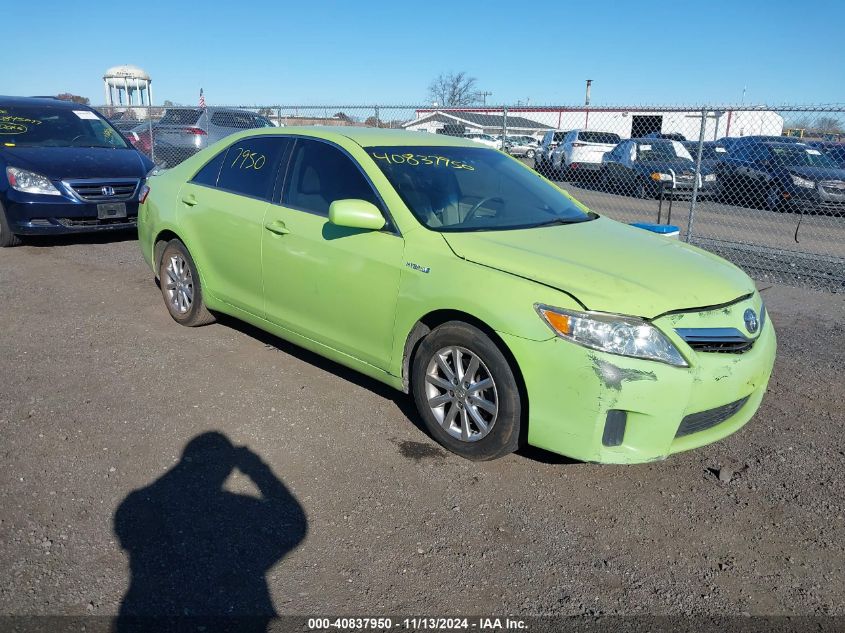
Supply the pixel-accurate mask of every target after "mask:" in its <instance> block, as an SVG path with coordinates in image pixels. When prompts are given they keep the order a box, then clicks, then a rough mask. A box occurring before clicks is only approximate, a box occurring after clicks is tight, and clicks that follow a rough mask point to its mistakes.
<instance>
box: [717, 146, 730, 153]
mask: <svg viewBox="0 0 845 633" xmlns="http://www.w3.org/2000/svg"><path fill="white" fill-rule="evenodd" d="M715 149H716V151H717V152H719V153H720V154H725V153H727V151H728V150H726V149H725V148H724V147H717V148H715Z"/></svg>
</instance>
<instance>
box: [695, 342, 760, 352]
mask: <svg viewBox="0 0 845 633" xmlns="http://www.w3.org/2000/svg"><path fill="white" fill-rule="evenodd" d="M687 345H689V346H690V347H691V348H693V349H694V350H695V351H696V352H717V353H718V352H721V353H723V354H742V353H743V352H747V351H748V350H750V349H751V347H752V346H753V345H754V341H688V342H687Z"/></svg>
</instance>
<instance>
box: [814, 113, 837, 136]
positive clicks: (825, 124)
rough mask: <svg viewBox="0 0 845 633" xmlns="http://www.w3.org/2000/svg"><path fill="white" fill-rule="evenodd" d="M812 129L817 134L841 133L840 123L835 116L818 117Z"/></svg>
mask: <svg viewBox="0 0 845 633" xmlns="http://www.w3.org/2000/svg"><path fill="white" fill-rule="evenodd" d="M813 128H815V130H816V131H818V132H834V133H838V132H841V131H842V121H840V120H839V119H837V118H836V117H835V116H829V115H825V116H820V117H819V118H818V119H816V122H815V125H814V126H813Z"/></svg>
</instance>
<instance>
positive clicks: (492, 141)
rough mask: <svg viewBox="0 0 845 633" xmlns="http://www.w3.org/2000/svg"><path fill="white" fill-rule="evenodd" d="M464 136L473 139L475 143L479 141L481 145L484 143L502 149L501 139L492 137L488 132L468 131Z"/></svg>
mask: <svg viewBox="0 0 845 633" xmlns="http://www.w3.org/2000/svg"><path fill="white" fill-rule="evenodd" d="M464 138H468V139H469V140H471V141H475V142H476V143H481V144H482V145H486V146H487V147H492V148H493V149H502V141H501V140H499V139H496V138H494V137H493V136H492V135H490V134H481V133H480V132H468V133H466V134H464Z"/></svg>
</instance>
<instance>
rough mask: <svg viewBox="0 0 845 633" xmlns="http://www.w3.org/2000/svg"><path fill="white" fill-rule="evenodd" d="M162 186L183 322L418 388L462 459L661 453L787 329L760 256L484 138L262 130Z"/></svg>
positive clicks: (218, 149)
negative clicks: (728, 251)
mask: <svg viewBox="0 0 845 633" xmlns="http://www.w3.org/2000/svg"><path fill="white" fill-rule="evenodd" d="M149 187H150V192H149V195H148V197H147V198H146V202H145V203H144V205H142V210H141V214H140V220H139V230H138V233H139V243H140V246H141V250H142V253H143V257H144V259H145V260H146V261H147V263H148V264H149V265H150V266H151V268H152V269H153V270H154V271H155V273H156V275H157V276H158V277H159V279H160V282H161V284H160V285H161V292H162V297H163V300H164V303H165V306H166V308H167V310H168V311H169V312H170V315H171V316H172V317H173V319H174V320H176V321H177V322H178V323H181V324H183V325H188V326H196V325H202V324H205V323H209V322H211V321H212V320H213V319H214V314H215V313H226V314H230V315H233V316H235V317H237V318H240V319H243V320H245V321H248V322H250V323H252V324H254V325H255V326H257V327H259V328H261V329H264V330H267V331H268V332H271V333H273V334H276V335H278V336H281V337H282V338H285V339H288V340H289V341H292V342H294V343H296V344H298V345H301V346H303V347H306V348H307V349H310V350H312V351H314V352H316V353H318V354H321V355H324V356H326V357H328V358H331V359H333V360H335V361H336V362H338V363H340V364H342V365H346V366H347V367H351V368H353V369H355V370H357V371H360V372H362V373H364V374H366V375H368V376H370V377H372V378H375V379H376V380H379V381H382V382H384V383H386V384H388V385H390V386H392V387H394V388H396V389H399V390H403V391H406V392H409V393H410V394H412V396H413V398H414V400H415V401H416V404H417V408H418V410H419V414H420V416H421V418H422V421H423V422H424V424H425V426H426V428H427V430H428V431H429V432H430V433H431V435H432V436H433V437H434V438H435V439H437V440H438V441H439V442H441V443H442V444H443V445H444V446H446V447H447V448H449V449H450V450H452V451H454V452H456V453H458V454H460V455H463V456H465V457H468V458H471V459H492V458H495V457H500V456H502V455H505V454H507V453H509V452H511V451H513V450H515V449H516V448H518V447H519V445H520V443H521V442H522V441H526V442H527V443H528V444H532V445H534V446H538V447H542V448H545V449H547V450H551V451H555V452H558V453H562V454H564V455H568V456H570V457H574V458H577V459H581V460H587V461H592V462H614V463H634V462H651V461H654V460H656V459H660V458H663V457H666V456H667V455H669V454H672V453H677V452H679V451H684V450H688V449H692V448H695V447H698V446H702V445H704V444H707V443H710V442H713V441H715V440H718V439H720V438H723V437H725V436H727V435H729V434H731V433H733V432H734V431H736V430H737V429H739V428H740V427H741V426H742V425H744V424H745V423H746V422H748V420H749V419H750V418H751V416H752V415H753V414H754V412H755V411H756V410H757V408H758V406H759V405H760V402H761V400H762V398H763V396H764V394H765V391H766V384H767V382H768V380H769V376H770V374H771V371H772V364H773V362H774V356H775V346H776V342H775V332H774V328H773V326H772V323H771V321H770V320H769V319H768V318H767V317H766V311H765V308H764V306H763V302H762V299H761V297H760V294H759V293H758V292H757V290H756V288H755V285H754V282H753V281H752V280H751V279H750V278H749V277H748V276H747V275H746V274H745V273H743V272H742V271H741V270H740V269H739V268H737V267H736V266H734V265H733V264H730V263H728V262H726V261H724V260H722V259H720V258H719V257H717V256H715V255H712V254H709V253H706V252H705V251H702V250H699V249H696V248H694V247H691V246H689V245H687V244H685V243H683V242H680V241H677V240H671V239H668V238H664V237H660V236H657V235H655V234H653V233H649V232H647V231H643V230H641V229H638V228H634V227H631V226H628V225H626V224H621V223H617V222H615V221H613V220H610V219H608V218H604V217H600V216H599V215H597V214H595V213H591V212H588V211H587V210H586V209H585V207H584V206H583V205H581V204H580V203H577V202H575V201H574V200H573V199H572V198H571V197H570V196H569V195H567V194H566V193H564V192H563V191H561V190H560V189H559V188H557V187H555V186H554V185H552V184H551V183H549V182H547V181H546V180H545V179H543V178H537V177H536V176H535V175H534V174H533V172H532V171H530V170H529V169H528V168H527V167H526V166H525V165H524V164H523V163H522V162H521V161H519V160H516V159H514V158H512V157H510V156H507V155H506V154H504V153H503V152H499V151H496V150H493V149H492V148H489V147H483V146H479V145H478V144H477V143H474V142H472V141H469V140H468V139H461V138H455V137H449V136H443V135H434V134H430V135H429V134H417V133H414V132H405V131H397V130H380V129H376V128H355V127H345V128H338V129H333V128H305V127H302V128H286V129H273V130H253V131H247V132H241V133H239V134H236V135H234V136H233V137H231V139H229V140H227V141H226V142H224V143H220V144H218V145H216V146H214V147H213V148H209V149H207V150H204V151H202V152H200V153H199V154H198V155H196V156H194V157H192V158H190V159H188V160H187V161H185V162H184V163H182V164H181V165H178V166H177V167H175V168H173V169H170V170H167V171H165V172H164V173H163V174H161V175H157V176H155V177H153V178H151V179H150V183H149ZM421 229H424V230H421ZM707 306H709V307H707ZM267 397H268V398H275V397H276V395H275V394H267ZM360 424H361V431H362V432H365V431H367V430H369V429H371V426H368V425H367V424H366V422H365V421H361V422H360Z"/></svg>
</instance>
